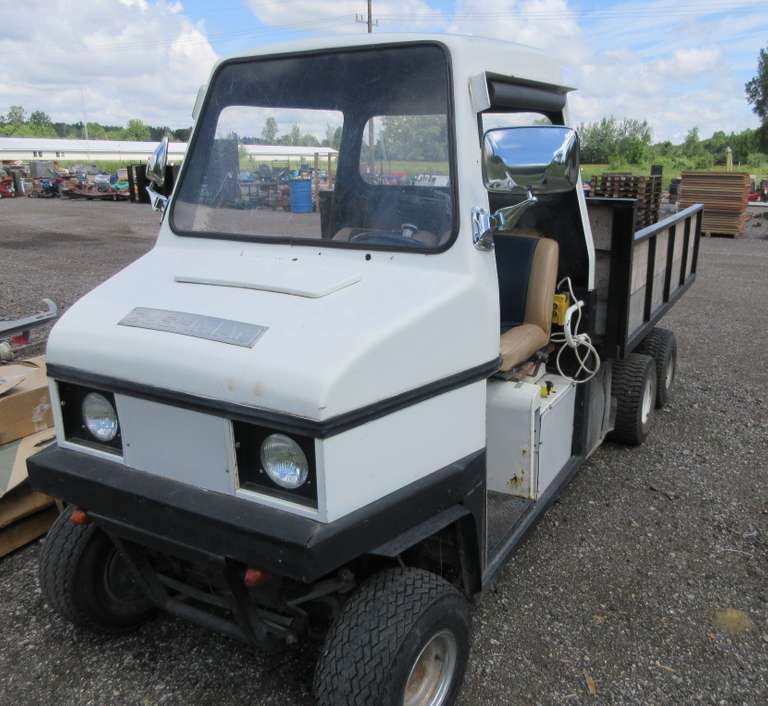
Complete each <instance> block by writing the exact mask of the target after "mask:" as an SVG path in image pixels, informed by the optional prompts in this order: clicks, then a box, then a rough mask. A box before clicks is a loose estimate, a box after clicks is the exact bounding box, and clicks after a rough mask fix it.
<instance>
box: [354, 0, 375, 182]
mask: <svg viewBox="0 0 768 706" xmlns="http://www.w3.org/2000/svg"><path fill="white" fill-rule="evenodd" d="M372 4H373V0H368V17H367V18H366V20H365V22H366V24H367V25H368V34H373V24H374V22H373V8H372V7H371V5H372ZM355 21H356V22H361V23H362V22H363V21H364V20H363V18H362V17H361V16H360V15H357V16H356V17H355ZM376 24H378V22H376ZM374 144H375V140H374V138H373V118H371V119H370V120H369V121H368V169H369V170H370V175H371V176H373V172H374V166H375V165H374V159H373V149H374Z"/></svg>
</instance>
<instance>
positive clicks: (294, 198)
mask: <svg viewBox="0 0 768 706" xmlns="http://www.w3.org/2000/svg"><path fill="white" fill-rule="evenodd" d="M291 211H292V212H293V213H312V180H311V179H293V180H292V181H291Z"/></svg>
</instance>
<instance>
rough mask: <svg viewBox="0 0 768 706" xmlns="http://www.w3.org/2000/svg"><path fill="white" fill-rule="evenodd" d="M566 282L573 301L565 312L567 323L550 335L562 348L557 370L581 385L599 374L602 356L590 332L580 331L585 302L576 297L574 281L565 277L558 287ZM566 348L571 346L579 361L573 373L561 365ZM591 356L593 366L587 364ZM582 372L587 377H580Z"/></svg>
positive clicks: (559, 351) (559, 352) (556, 361)
mask: <svg viewBox="0 0 768 706" xmlns="http://www.w3.org/2000/svg"><path fill="white" fill-rule="evenodd" d="M564 282H567V283H568V292H569V294H570V297H571V301H572V302H573V303H572V304H571V306H569V307H568V309H567V311H566V312H565V323H564V324H563V331H562V333H553V334H552V335H551V336H550V341H551V342H552V343H556V344H557V343H559V344H560V348H559V349H558V351H557V355H556V356H555V366H556V367H557V372H558V373H560V375H561V376H562V377H564V378H566V379H567V380H570V381H571V382H574V383H576V384H577V385H579V384H581V383H583V382H589V381H590V380H591V379H592V378H593V377H595V375H597V371H598V370H600V356H599V355H598V353H597V350H596V349H595V347H594V346H593V345H592V339H591V338H590V337H589V334H586V333H579V326H580V325H581V308H582V307H583V306H584V302H583V301H582V300H581V299H576V295H575V294H574V293H573V283H572V282H571V278H570V277H563V279H561V280H560V281H559V282H558V283H557V289H558V290H559V289H560V287H561V286H562V284H563V283H564ZM574 314H576V322H575V323H574V324H573V326H571V320H572V319H573V315H574ZM566 348H570V349H571V350H572V351H573V355H574V356H575V357H576V360H577V361H578V363H579V367H578V369H577V370H576V372H575V373H574V374H573V375H566V374H565V373H564V372H563V369H562V368H561V367H560V357H561V356H562V354H563V351H564V350H565V349H566ZM582 349H583V350H584V353H583V354H582V352H581V351H582ZM590 357H592V358H594V361H595V362H594V366H593V367H590V366H589V365H587V363H588V362H589V359H590ZM582 373H586V377H583V378H579V375H581V374H582Z"/></svg>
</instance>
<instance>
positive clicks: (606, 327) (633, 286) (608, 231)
mask: <svg viewBox="0 0 768 706" xmlns="http://www.w3.org/2000/svg"><path fill="white" fill-rule="evenodd" d="M587 208H588V213H589V219H590V224H591V227H592V234H593V238H594V241H595V254H596V277H595V287H596V311H595V321H594V334H595V337H596V339H597V341H598V342H599V344H600V350H601V355H602V356H603V357H606V358H623V357H624V356H626V355H627V354H629V353H631V352H632V351H633V350H634V349H635V348H636V347H637V346H638V344H639V343H640V342H641V341H642V340H643V338H645V336H646V335H647V334H648V332H649V331H650V330H651V329H652V328H653V327H654V326H655V325H656V323H657V322H658V321H659V320H660V319H661V318H662V317H663V316H664V315H665V314H666V313H667V311H669V309H670V308H671V307H672V305H673V304H674V303H675V302H676V301H677V300H678V299H679V298H680V297H681V296H682V295H683V294H684V293H685V291H686V290H687V289H688V287H690V286H691V284H693V282H694V280H695V279H696V267H697V264H698V256H699V240H700V238H701V221H702V211H703V207H702V206H701V205H700V204H696V205H694V206H690V207H689V208H686V209H685V210H683V211H680V212H679V213H676V214H674V215H672V216H670V217H669V218H666V219H664V220H662V221H659V222H658V223H654V224H652V225H650V226H648V227H646V228H643V229H642V230H639V231H635V227H634V226H635V222H636V219H635V201H634V200H633V199H610V198H593V199H587Z"/></svg>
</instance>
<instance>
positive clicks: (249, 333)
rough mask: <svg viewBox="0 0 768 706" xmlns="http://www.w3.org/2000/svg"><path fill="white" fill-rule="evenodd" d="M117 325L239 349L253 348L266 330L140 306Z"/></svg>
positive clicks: (222, 320) (233, 322)
mask: <svg viewBox="0 0 768 706" xmlns="http://www.w3.org/2000/svg"><path fill="white" fill-rule="evenodd" d="M118 325H119V326H133V327H135V328H145V329H150V330H152V331H165V332H167V333H177V334H179V335H181V336H192V337H193V338H205V339H207V340H209V341H218V342H219V343H228V344H229V345H232V346H242V347H243V348H253V346H254V345H255V344H256V341H258V340H259V338H261V336H262V335H263V334H264V332H265V331H266V330H267V327H266V326H258V325H257V324H248V323H245V322H244V321H233V320H231V319H220V318H218V317H217V316H203V315H202V314H190V313H187V312H184V311H170V310H168V309H152V308H149V307H144V306H137V307H136V308H135V309H134V310H133V311H131V312H130V313H129V314H128V315H127V316H125V317H123V318H122V319H121V320H120V321H119V322H118Z"/></svg>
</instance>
